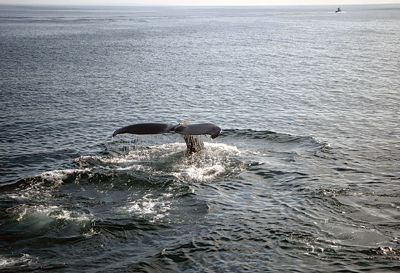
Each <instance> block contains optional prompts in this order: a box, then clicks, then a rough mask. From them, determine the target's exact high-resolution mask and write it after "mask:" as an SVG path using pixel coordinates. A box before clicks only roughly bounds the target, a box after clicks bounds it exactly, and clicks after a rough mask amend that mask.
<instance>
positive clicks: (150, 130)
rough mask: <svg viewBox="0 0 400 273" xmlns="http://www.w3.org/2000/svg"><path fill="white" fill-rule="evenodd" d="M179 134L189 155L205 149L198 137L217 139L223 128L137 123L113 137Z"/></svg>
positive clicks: (212, 125)
mask: <svg viewBox="0 0 400 273" xmlns="http://www.w3.org/2000/svg"><path fill="white" fill-rule="evenodd" d="M165 133H178V134H181V135H183V138H184V140H185V142H186V147H187V153H188V154H192V153H196V152H199V151H201V150H203V149H204V143H203V142H202V141H201V139H200V138H199V137H197V136H198V135H210V136H211V138H216V137H218V136H219V135H220V133H221V128H220V127H218V126H217V125H215V124H212V123H199V124H176V125H174V124H167V123H137V124H132V125H129V126H125V127H122V128H119V129H117V130H115V131H114V133H113V137H114V136H116V135H119V134H136V135H148V134H165Z"/></svg>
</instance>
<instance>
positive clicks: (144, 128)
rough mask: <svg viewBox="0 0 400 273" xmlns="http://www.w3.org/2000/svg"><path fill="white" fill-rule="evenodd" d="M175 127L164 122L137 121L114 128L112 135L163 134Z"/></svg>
mask: <svg viewBox="0 0 400 273" xmlns="http://www.w3.org/2000/svg"><path fill="white" fill-rule="evenodd" d="M174 128H175V125H172V124H166V123H138V124H132V125H129V126H125V127H122V128H119V129H118V130H115V131H114V133H113V137H114V136H116V135H119V134H135V135H149V134H164V133H170V132H171V130H173V129H174Z"/></svg>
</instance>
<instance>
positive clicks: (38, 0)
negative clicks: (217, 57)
mask: <svg viewBox="0 0 400 273" xmlns="http://www.w3.org/2000/svg"><path fill="white" fill-rule="evenodd" d="M382 3H400V0H0V4H14V5H15V4H16V5H19V4H27V5H31V4H42V5H65V4H67V5H184V6H192V5H205V6H209V5H222V6H224V5H229V6H233V5H346V4H382Z"/></svg>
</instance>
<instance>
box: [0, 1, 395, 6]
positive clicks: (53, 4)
mask: <svg viewBox="0 0 400 273" xmlns="http://www.w3.org/2000/svg"><path fill="white" fill-rule="evenodd" d="M382 5H400V3H390V2H389V3H367V4H362V3H353V4H351V3H349V4H342V5H335V4H323V3H321V4H307V3H305V4H296V5H294V4H280V5H276V4H253V5H252V4H250V5H244V4H238V5H196V4H194V5H181V4H164V5H159V4H118V3H117V4H56V3H52V4H39V3H38V4H22V3H17V4H7V3H0V6H10V7H16V6H21V7H35V6H41V7H307V6H308V7H320V6H333V7H338V6H340V7H344V6H382Z"/></svg>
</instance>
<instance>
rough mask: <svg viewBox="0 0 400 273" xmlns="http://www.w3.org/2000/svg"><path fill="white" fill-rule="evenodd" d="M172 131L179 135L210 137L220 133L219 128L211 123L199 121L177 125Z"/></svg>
mask: <svg viewBox="0 0 400 273" xmlns="http://www.w3.org/2000/svg"><path fill="white" fill-rule="evenodd" d="M174 131H175V133H178V134H181V135H211V138H216V137H217V136H219V134H220V133H221V128H219V127H218V126H217V125H215V124H212V123H199V124H189V125H178V126H177V127H176V128H175V129H174Z"/></svg>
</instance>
